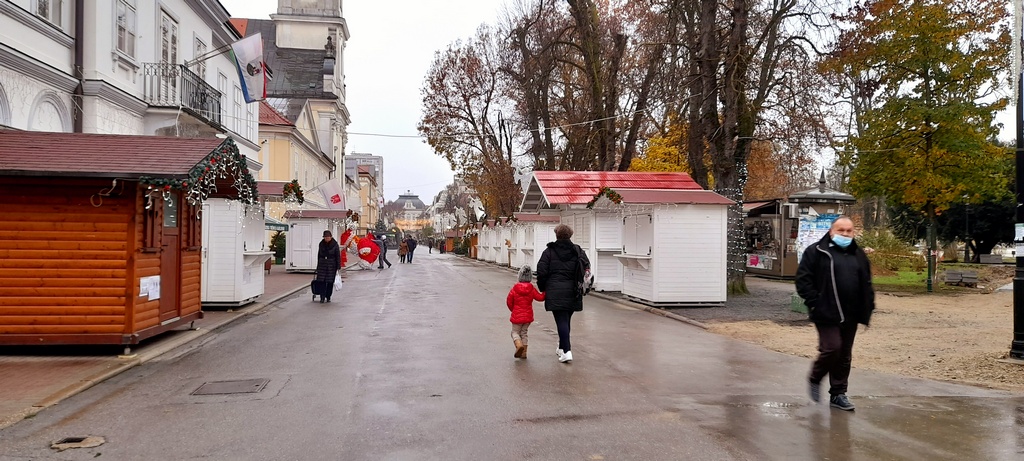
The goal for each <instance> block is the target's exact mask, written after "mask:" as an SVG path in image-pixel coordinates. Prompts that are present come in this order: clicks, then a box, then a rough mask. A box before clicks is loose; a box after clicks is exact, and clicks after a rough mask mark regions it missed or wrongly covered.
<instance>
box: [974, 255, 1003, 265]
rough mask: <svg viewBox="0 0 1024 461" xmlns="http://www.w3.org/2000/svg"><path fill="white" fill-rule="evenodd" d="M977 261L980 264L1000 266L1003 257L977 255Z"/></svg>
mask: <svg viewBox="0 0 1024 461" xmlns="http://www.w3.org/2000/svg"><path fill="white" fill-rule="evenodd" d="M978 260H979V261H980V262H981V263H982V264H1002V263H1003V256H1002V255H992V254H989V255H979V256H978Z"/></svg>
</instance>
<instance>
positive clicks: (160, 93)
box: [143, 63, 223, 129]
mask: <svg viewBox="0 0 1024 461" xmlns="http://www.w3.org/2000/svg"><path fill="white" fill-rule="evenodd" d="M143 69H144V70H143V74H144V79H145V80H144V83H143V85H144V88H145V94H146V103H147V104H149V105H150V106H152V107H173V108H179V107H180V108H181V110H182V111H184V112H187V113H189V114H190V115H192V116H193V117H196V118H198V119H199V120H201V121H203V122H205V123H207V124H209V125H211V126H213V127H215V128H217V129H223V128H222V125H221V107H220V102H221V94H220V91H217V90H216V89H215V88H214V87H213V86H211V85H210V84H209V83H206V82H205V81H204V80H203V79H202V78H200V77H199V75H196V73H195V72H192V71H191V70H189V69H188V68H187V67H185V65H183V64H169V63H146V64H145V65H144V68H143Z"/></svg>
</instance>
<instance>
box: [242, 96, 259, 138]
mask: <svg viewBox="0 0 1024 461" xmlns="http://www.w3.org/2000/svg"><path fill="white" fill-rule="evenodd" d="M256 104H258V103H249V104H246V105H245V109H246V114H245V138H246V139H253V138H254V137H255V136H254V135H255V133H253V125H254V123H253V121H254V119H255V118H256V115H255V114H253V106H255V105H256Z"/></svg>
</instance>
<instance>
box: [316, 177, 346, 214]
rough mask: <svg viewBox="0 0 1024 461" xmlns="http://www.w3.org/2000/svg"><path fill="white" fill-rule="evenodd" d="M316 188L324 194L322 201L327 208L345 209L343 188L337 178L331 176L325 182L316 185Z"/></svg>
mask: <svg viewBox="0 0 1024 461" xmlns="http://www.w3.org/2000/svg"><path fill="white" fill-rule="evenodd" d="M316 188H317V190H319V191H320V193H321V194H323V195H324V203H325V204H326V205H327V209H328V210H345V209H347V207H346V206H345V188H344V187H342V185H341V183H340V182H338V178H332V179H329V180H327V182H325V183H323V184H321V185H319V186H316Z"/></svg>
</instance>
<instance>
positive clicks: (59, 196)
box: [0, 130, 256, 345]
mask: <svg viewBox="0 0 1024 461" xmlns="http://www.w3.org/2000/svg"><path fill="white" fill-rule="evenodd" d="M255 190H256V184H255V181H254V180H253V178H252V176H251V175H250V174H249V170H248V168H247V166H246V162H245V159H244V157H242V156H241V155H240V154H239V153H238V149H237V147H236V146H235V145H234V143H233V141H231V140H230V139H227V140H221V139H216V138H212V139H184V138H174V137H156V136H124V135H97V134H82V133H42V132H24V131H12V130H0V344H21V345H28V344H119V345H131V344H137V343H138V342H139V341H141V340H143V339H146V338H148V337H151V336H154V335H156V334H159V333H162V332H165V331H167V330H170V329H173V328H176V327H179V326H181V325H184V324H188V323H189V322H192V321H194V320H196V319H199V318H202V315H203V313H202V310H201V306H200V288H201V283H202V282H201V281H202V276H201V238H202V230H201V227H202V226H201V223H200V220H199V219H200V218H199V211H200V208H199V207H201V205H202V201H203V200H205V199H207V198H209V197H223V198H235V199H239V200H243V201H245V202H246V203H250V204H252V203H255Z"/></svg>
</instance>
